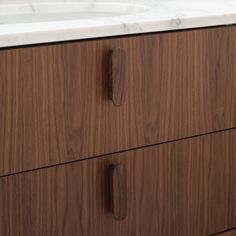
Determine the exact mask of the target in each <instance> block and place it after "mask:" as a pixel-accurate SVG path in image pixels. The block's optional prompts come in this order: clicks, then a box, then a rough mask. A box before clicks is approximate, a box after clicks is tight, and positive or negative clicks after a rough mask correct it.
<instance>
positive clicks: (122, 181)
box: [109, 165, 128, 220]
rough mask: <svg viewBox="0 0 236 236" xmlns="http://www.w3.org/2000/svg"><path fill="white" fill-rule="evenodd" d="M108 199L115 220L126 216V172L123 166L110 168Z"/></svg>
mask: <svg viewBox="0 0 236 236" xmlns="http://www.w3.org/2000/svg"><path fill="white" fill-rule="evenodd" d="M110 168H111V176H110V178H111V180H109V181H111V182H110V185H109V186H110V190H109V192H110V198H111V210H112V212H113V214H114V218H115V219H116V220H124V219H125V217H126V216H127V201H128V200H127V171H126V167H125V165H115V166H111V167H110Z"/></svg>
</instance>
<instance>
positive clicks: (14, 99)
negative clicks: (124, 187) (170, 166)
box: [0, 27, 236, 175]
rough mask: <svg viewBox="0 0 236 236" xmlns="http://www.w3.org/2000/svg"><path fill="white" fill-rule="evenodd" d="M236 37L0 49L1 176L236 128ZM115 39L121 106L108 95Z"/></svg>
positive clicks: (217, 33) (194, 35)
mask: <svg viewBox="0 0 236 236" xmlns="http://www.w3.org/2000/svg"><path fill="white" fill-rule="evenodd" d="M235 37H236V28H235V27H222V28H212V29H203V30H193V31H184V32H176V33H173V32H170V33H162V34H150V35H142V36H135V37H123V38H114V39H103V40H92V41H82V42H75V43H65V44H58V45H49V46H38V47H28V48H19V49H12V50H1V51H0V74H1V80H0V105H1V106H0V109H1V112H0V175H4V174H9V173H13V172H18V171H22V170H28V169H33V168H38V167H43V166H48V165H53V164H58V163H64V162H67V161H72V160H77V159H83V158H87V157H92V156H97V155H103V154H107V153H113V152H118V151H121V150H127V149H130V148H136V147H141V146H145V145H150V144H156V143H159V142H165V141H168V140H175V139H179V138H183V137H189V136H193V135H198V134H202V133H207V132H211V131H215V130H221V129H226V128H231V127H235V125H236V103H235V99H236V96H235V94H236V66H235V65H236V41H235ZM118 47H119V48H122V49H123V50H124V51H125V54H126V73H125V72H123V74H126V78H127V79H126V80H127V81H126V82H124V81H122V82H124V84H126V85H125V92H126V96H125V102H124V104H123V105H121V106H115V105H114V104H113V102H112V101H111V100H110V99H109V98H108V87H109V86H108V71H109V55H110V53H109V52H110V51H111V50H113V49H115V48H118ZM115 66H116V64H115ZM122 66H124V65H122ZM118 67H119V66H118ZM122 68H123V67H122ZM121 74H122V73H121ZM115 91H116V92H117V93H118V95H119V93H121V91H120V90H119V89H116V90H115ZM118 97H119V96H118Z"/></svg>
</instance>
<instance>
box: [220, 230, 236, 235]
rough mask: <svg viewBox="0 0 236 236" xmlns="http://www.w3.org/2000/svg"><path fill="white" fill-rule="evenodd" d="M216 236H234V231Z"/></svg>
mask: <svg viewBox="0 0 236 236" xmlns="http://www.w3.org/2000/svg"><path fill="white" fill-rule="evenodd" d="M217 236H236V229H235V230H230V231H227V232H224V233H221V234H217Z"/></svg>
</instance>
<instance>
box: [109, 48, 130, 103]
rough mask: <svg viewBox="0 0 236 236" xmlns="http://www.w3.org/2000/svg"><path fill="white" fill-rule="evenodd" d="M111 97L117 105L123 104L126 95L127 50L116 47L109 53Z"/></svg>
mask: <svg viewBox="0 0 236 236" xmlns="http://www.w3.org/2000/svg"><path fill="white" fill-rule="evenodd" d="M109 64H110V65H109V98H110V99H111V100H112V102H113V104H114V105H115V106H121V105H122V104H123V103H124V102H125V96H126V89H127V88H126V79H127V78H126V77H127V74H126V52H125V50H123V49H121V48H116V49H115V50H113V51H110V53H109Z"/></svg>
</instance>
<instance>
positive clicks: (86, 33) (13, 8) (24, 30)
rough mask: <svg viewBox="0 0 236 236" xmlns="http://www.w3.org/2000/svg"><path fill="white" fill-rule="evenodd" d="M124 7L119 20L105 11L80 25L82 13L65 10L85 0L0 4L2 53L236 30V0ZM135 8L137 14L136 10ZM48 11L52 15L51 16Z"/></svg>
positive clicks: (145, 1) (139, 1)
mask: <svg viewBox="0 0 236 236" xmlns="http://www.w3.org/2000/svg"><path fill="white" fill-rule="evenodd" d="M97 1H98V0H97ZM106 1H107V2H108V0H103V3H104V4H106ZM111 1H114V0H110V1H109V4H113V2H111ZM118 1H120V3H118V4H117V3H114V5H113V7H114V9H116V10H114V11H113V14H108V13H109V12H108V13H107V14H106V12H105V11H104V9H102V7H103V6H102V5H101V6H100V8H101V9H102V10H101V12H98V13H97V16H91V17H89V16H87V15H86V16H82V15H81V16H80V18H78V19H77V18H76V10H74V11H71V12H67V10H65V9H69V8H72V9H76V4H77V3H78V2H79V3H81V0H77V1H76V0H74V1H73V4H72V5H71V3H72V1H70V2H68V1H66V0H64V1H63V0H62V1H61V2H58V1H57V2H56V1H50V2H47V1H43V3H44V4H45V5H43V7H44V10H42V9H43V8H42V4H40V5H37V2H35V0H31V1H30V2H28V1H21V2H20V3H18V2H17V1H15V2H11V3H9V2H7V0H5V2H4V0H0V48H4V47H12V46H20V45H31V44H39V43H48V42H60V41H67V40H79V39H89V38H100V37H108V36H116V35H130V34H139V33H148V32H161V31H169V30H180V29H189V28H198V27H207V26H217V25H229V24H236V0H221V1H219V0H218V1H217V0H216V1H211V0H205V1H201V0H200V1H198V0H195V1H194V0H188V1H186V0H185V1H184V0H175V1H174V0H173V1H170V0H130V2H128V1H129V0H126V1H124V0H123V1H122V0H118ZM41 3H42V2H41ZM82 3H83V4H85V5H84V8H85V9H86V8H88V6H90V7H93V5H94V3H95V2H88V1H85V0H83V2H82ZM47 4H49V5H47ZM54 4H55V6H57V8H58V9H59V10H58V11H59V12H56V13H55V14H51V12H50V7H52V5H54ZM132 4H135V6H136V8H137V9H132ZM49 6H50V7H49ZM67 6H68V7H67ZM104 6H105V5H104ZM66 7H67V8H66ZM79 8H80V9H81V5H80V6H79ZM107 8H108V9H109V8H111V6H110V5H108V6H107ZM45 9H48V12H47V14H45ZM60 9H61V11H62V13H60ZM63 9H64V12H63ZM90 10H91V9H90ZM68 11H69V10H68ZM106 11H107V10H106ZM116 11H117V12H116ZM104 12H105V13H104ZM127 12H131V13H129V14H128V13H127ZM103 13H104V15H103ZM35 16H37V17H35ZM52 16H55V18H53V17H52Z"/></svg>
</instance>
